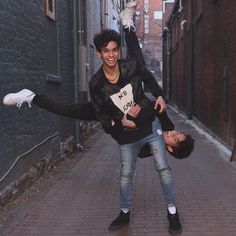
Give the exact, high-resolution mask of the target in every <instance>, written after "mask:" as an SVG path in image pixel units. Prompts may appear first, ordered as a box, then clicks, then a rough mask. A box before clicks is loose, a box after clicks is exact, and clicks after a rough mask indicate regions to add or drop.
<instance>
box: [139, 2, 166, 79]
mask: <svg viewBox="0 0 236 236" xmlns="http://www.w3.org/2000/svg"><path fill="white" fill-rule="evenodd" d="M135 24H136V29H137V35H138V38H139V42H140V45H141V47H142V50H143V54H144V58H145V61H146V65H147V67H148V69H149V70H151V71H152V72H153V73H154V74H155V75H156V77H157V78H160V77H161V64H162V0H140V1H138V6H137V8H136V21H135Z"/></svg>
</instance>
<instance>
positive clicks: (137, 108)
mask: <svg viewBox="0 0 236 236" xmlns="http://www.w3.org/2000/svg"><path fill="white" fill-rule="evenodd" d="M140 111H141V107H140V106H139V105H138V104H133V105H132V107H131V108H130V109H129V112H128V114H129V115H130V116H132V117H134V118H136V117H137V116H138V114H139V112H140Z"/></svg>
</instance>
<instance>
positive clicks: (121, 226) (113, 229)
mask: <svg viewBox="0 0 236 236" xmlns="http://www.w3.org/2000/svg"><path fill="white" fill-rule="evenodd" d="M127 225H129V222H128V223H125V224H122V225H119V226H112V225H110V226H109V228H108V229H109V231H116V230H119V229H121V228H124V227H125V226H127Z"/></svg>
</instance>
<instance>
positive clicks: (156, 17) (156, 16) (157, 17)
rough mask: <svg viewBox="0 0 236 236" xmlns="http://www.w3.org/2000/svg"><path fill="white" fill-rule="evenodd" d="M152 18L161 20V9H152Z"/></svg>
mask: <svg viewBox="0 0 236 236" xmlns="http://www.w3.org/2000/svg"><path fill="white" fill-rule="evenodd" d="M154 19H155V20H162V11H154Z"/></svg>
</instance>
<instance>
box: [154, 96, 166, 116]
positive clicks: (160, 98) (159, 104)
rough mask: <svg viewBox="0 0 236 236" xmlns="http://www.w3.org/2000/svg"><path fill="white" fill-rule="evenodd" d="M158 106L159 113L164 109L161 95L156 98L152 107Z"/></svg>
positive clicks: (164, 105) (164, 104)
mask: <svg viewBox="0 0 236 236" xmlns="http://www.w3.org/2000/svg"><path fill="white" fill-rule="evenodd" d="M158 106H159V107H160V110H159V113H162V112H163V111H165V110H166V103H165V100H164V99H163V97H161V96H159V97H158V98H157V100H156V103H155V106H154V109H155V110H156V109H157V107H158Z"/></svg>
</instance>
